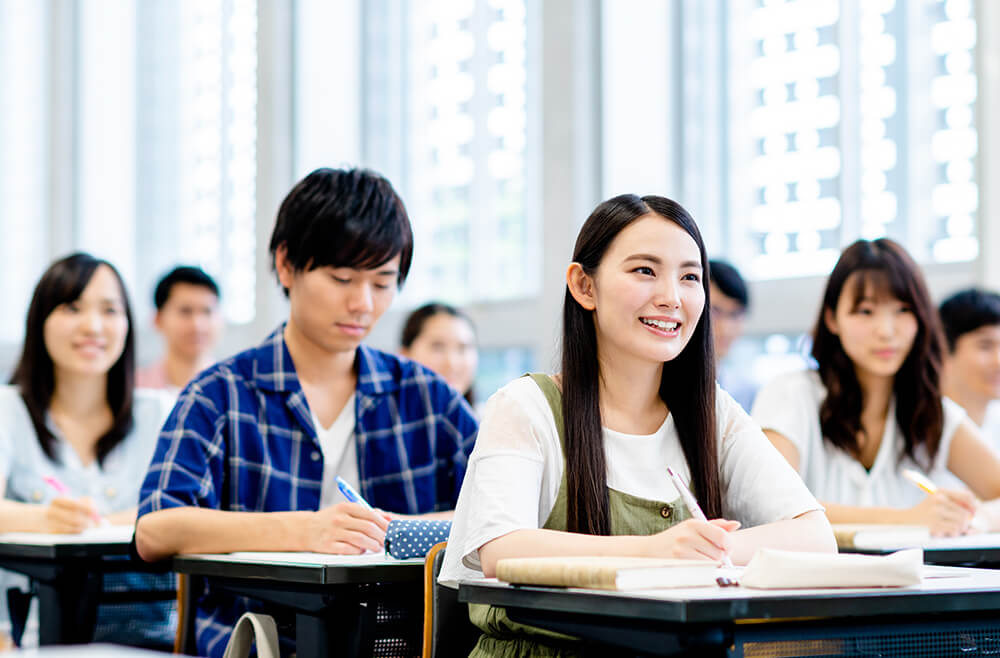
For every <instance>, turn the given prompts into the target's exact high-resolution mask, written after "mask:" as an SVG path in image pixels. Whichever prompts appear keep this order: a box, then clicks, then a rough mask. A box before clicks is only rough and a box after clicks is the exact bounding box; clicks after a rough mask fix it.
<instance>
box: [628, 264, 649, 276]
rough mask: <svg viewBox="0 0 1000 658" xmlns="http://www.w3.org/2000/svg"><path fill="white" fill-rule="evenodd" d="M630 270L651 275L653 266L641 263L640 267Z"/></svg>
mask: <svg viewBox="0 0 1000 658" xmlns="http://www.w3.org/2000/svg"><path fill="white" fill-rule="evenodd" d="M632 271H633V272H636V273H638V274H645V275H646V276H653V268H651V267H646V266H645V265H643V266H642V267H637V268H635V269H634V270H632Z"/></svg>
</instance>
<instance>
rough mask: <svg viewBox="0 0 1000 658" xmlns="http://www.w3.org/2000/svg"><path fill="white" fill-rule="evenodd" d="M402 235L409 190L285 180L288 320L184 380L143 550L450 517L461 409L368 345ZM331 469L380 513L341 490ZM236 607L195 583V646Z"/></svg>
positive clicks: (154, 469)
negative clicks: (395, 518) (289, 185)
mask: <svg viewBox="0 0 1000 658" xmlns="http://www.w3.org/2000/svg"><path fill="white" fill-rule="evenodd" d="M412 245H413V238H412V233H411V230H410V222H409V219H408V217H407V215H406V210H405V208H404V207H403V202H402V201H401V200H400V198H399V197H398V196H397V195H396V192H395V191H394V190H393V189H392V186H391V185H390V184H389V182H388V181H387V180H386V179H384V178H382V177H381V176H379V175H377V174H374V173H372V172H369V171H362V170H350V171H340V170H332V169H319V170H316V171H314V172H312V173H311V174H309V175H308V176H306V178H305V179H303V180H302V181H301V182H299V183H298V184H297V185H296V186H295V187H294V188H293V189H292V191H291V192H290V193H289V194H288V196H287V197H286V198H285V200H284V201H283V202H282V204H281V208H280V209H279V211H278V217H277V222H276V224H275V227H274V231H273V233H272V235H271V243H270V252H271V257H272V263H273V266H274V269H275V271H276V272H277V276H278V280H279V281H280V283H281V286H282V287H283V288H284V290H285V293H286V295H287V296H288V300H289V315H288V320H287V322H286V323H284V324H283V325H282V326H280V327H278V329H277V330H275V331H274V333H272V334H271V336H270V337H268V338H267V340H265V341H264V342H263V343H262V344H261V345H259V346H258V347H254V348H251V349H249V350H246V351H244V352H242V353H240V354H237V355H236V356H234V357H232V358H229V359H227V360H225V361H222V362H221V363H218V364H216V365H215V366H213V367H211V368H209V369H208V370H206V371H204V372H202V373H201V374H200V375H199V376H198V377H197V378H196V379H195V380H194V381H193V382H191V384H189V385H188V387H187V388H186V389H185V390H184V391H183V392H182V393H181V396H180V398H179V399H178V401H177V404H176V406H175V407H174V410H173V412H172V413H171V415H170V418H169V419H168V420H167V422H166V424H165V425H164V427H163V431H162V432H161V434H160V441H159V444H158V446H157V449H156V454H155V456H154V458H153V461H152V463H151V464H150V467H149V472H148V474H147V476H146V480H145V482H144V484H143V486H142V492H141V498H140V505H139V521H138V524H137V527H136V548H137V549H138V552H139V554H140V555H141V556H142V557H143V559H146V560H160V559H163V558H166V557H169V556H171V555H175V554H178V553H225V552H230V551H316V552H323V553H355V554H356V553H361V552H363V551H366V550H371V551H378V550H381V549H382V546H383V541H384V538H385V529H386V526H387V525H388V519H389V518H390V514H389V513H392V514H397V513H398V514H428V513H439V514H440V515H445V516H450V514H451V513H450V512H447V513H445V514H441V513H443V512H444V511H445V510H451V509H453V508H454V505H455V502H456V500H457V498H458V492H459V489H460V488H461V484H462V479H463V477H464V476H465V469H466V463H467V459H468V455H469V453H470V452H471V451H472V444H473V441H474V439H475V435H476V430H477V423H476V420H475V419H474V418H473V416H472V411H471V409H470V408H469V406H468V404H467V403H466V402H465V400H464V399H463V398H462V396H461V395H460V394H459V393H457V392H456V391H455V390H454V389H452V388H451V387H449V386H448V385H447V384H446V383H445V381H444V380H443V379H441V378H440V377H439V376H437V375H435V374H434V373H432V372H431V371H430V370H427V369H426V368H424V367H423V366H420V365H418V364H416V363H414V362H412V361H409V360H407V359H401V358H398V357H395V356H392V355H390V354H386V353H384V352H380V351H378V350H375V349H372V348H370V347H367V346H366V345H364V344H362V340H363V339H364V337H365V336H366V335H367V334H368V332H369V331H371V329H372V327H373V326H374V325H375V323H376V322H377V321H378V319H379V318H380V317H381V316H382V314H383V313H384V312H385V310H386V309H387V308H388V306H389V304H390V302H392V300H393V298H394V297H395V295H396V291H397V289H398V288H399V286H401V285H402V284H403V282H404V281H405V280H406V275H407V272H408V271H409V268H410V259H411V255H412ZM338 475H339V476H341V477H343V478H344V479H345V480H347V481H348V482H349V483H353V484H354V485H355V488H357V489H360V491H361V494H362V496H363V497H364V498H365V499H367V501H368V502H369V503H371V505H372V506H374V507H376V508H380V510H385V512H382V511H379V510H376V511H372V510H370V509H367V508H366V507H364V506H362V505H360V504H357V503H352V502H347V501H346V500H344V499H343V498H342V497H341V496H340V494H339V493H338V490H337V487H336V484H335V476H338ZM265 512H266V513H265ZM245 610H246V606H245V605H243V603H242V602H241V601H240V600H237V599H236V598H235V597H231V596H227V595H225V594H222V593H217V592H208V593H207V594H206V595H204V596H202V597H201V598H200V600H199V602H198V611H197V631H196V634H197V638H196V639H197V646H198V651H199V655H210V656H221V655H222V652H223V650H224V648H225V645H226V642H227V638H228V636H229V633H230V631H231V629H232V626H233V625H234V624H235V622H236V620H237V619H238V618H239V616H240V615H241V614H242V613H243V612H244V611H245Z"/></svg>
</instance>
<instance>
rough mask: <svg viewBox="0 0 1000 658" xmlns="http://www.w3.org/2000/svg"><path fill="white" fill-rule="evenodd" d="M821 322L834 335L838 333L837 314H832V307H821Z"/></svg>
mask: <svg viewBox="0 0 1000 658" xmlns="http://www.w3.org/2000/svg"><path fill="white" fill-rule="evenodd" d="M823 324H825V325H826V328H827V330H828V331H829V332H830V333H831V334H833V335H834V336H838V335H840V334H839V333H838V329H837V316H836V315H834V313H833V309H831V308H829V307H824V308H823Z"/></svg>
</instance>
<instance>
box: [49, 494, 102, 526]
mask: <svg viewBox="0 0 1000 658" xmlns="http://www.w3.org/2000/svg"><path fill="white" fill-rule="evenodd" d="M44 512H45V513H44V515H43V517H42V525H43V527H44V530H43V532H51V533H59V534H69V533H76V532H83V531H84V530H86V529H87V528H89V527H91V526H92V525H94V519H96V518H98V517H97V510H96V509H94V504H93V502H91V500H90V499H89V498H54V499H52V502H51V503H49V504H48V505H46V506H45V509H44Z"/></svg>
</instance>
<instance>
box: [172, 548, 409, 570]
mask: <svg viewBox="0 0 1000 658" xmlns="http://www.w3.org/2000/svg"><path fill="white" fill-rule="evenodd" d="M178 557H184V558H187V559H193V560H206V561H211V562H227V563H241V564H270V565H279V564H280V565H292V566H322V567H329V566H333V567H367V566H372V565H390V564H423V563H424V559H423V558H419V557H418V558H410V559H407V560H397V559H395V558H391V557H389V556H387V555H386V554H385V553H384V552H379V553H366V554H364V555H330V554H328V553H275V552H264V551H261V552H255V551H240V552H236V553H195V554H191V555H183V556H178Z"/></svg>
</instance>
